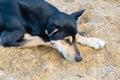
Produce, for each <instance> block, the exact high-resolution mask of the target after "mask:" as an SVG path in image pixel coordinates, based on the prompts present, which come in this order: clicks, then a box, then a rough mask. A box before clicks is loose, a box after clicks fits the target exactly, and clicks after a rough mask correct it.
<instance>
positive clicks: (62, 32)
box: [46, 10, 84, 61]
mask: <svg viewBox="0 0 120 80" xmlns="http://www.w3.org/2000/svg"><path fill="white" fill-rule="evenodd" d="M83 12H84V10H81V11H78V12H75V13H72V14H71V15H68V14H65V13H62V12H59V13H56V14H54V15H52V16H51V17H50V18H49V20H48V25H47V29H46V32H47V34H48V36H49V39H50V42H51V44H52V45H53V46H54V47H55V48H57V50H58V51H59V52H60V53H61V54H62V55H63V56H64V57H65V58H66V59H68V60H71V61H81V60H82V56H81V54H80V51H79V49H78V47H77V44H76V35H77V23H76V21H77V19H78V17H79V16H81V15H82V14H83Z"/></svg>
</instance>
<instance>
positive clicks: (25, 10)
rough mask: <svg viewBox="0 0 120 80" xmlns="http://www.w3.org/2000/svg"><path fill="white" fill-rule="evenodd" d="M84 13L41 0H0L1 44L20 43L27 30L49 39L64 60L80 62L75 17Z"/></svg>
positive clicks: (11, 44)
mask: <svg viewBox="0 0 120 80" xmlns="http://www.w3.org/2000/svg"><path fill="white" fill-rule="evenodd" d="M83 12H84V10H81V11H78V12H75V13H72V14H70V15H68V14H66V13H64V12H60V11H59V10H58V9H57V8H55V7H54V6H53V5H51V4H49V3H47V2H45V1H44V0H0V43H1V44H2V45H3V46H5V47H9V46H19V45H21V44H20V43H19V42H20V41H21V40H22V39H23V37H24V34H25V33H29V34H31V35H33V36H39V37H41V38H42V39H43V40H44V41H50V42H51V43H52V45H54V46H55V47H56V48H57V49H58V51H59V52H60V53H62V55H63V56H64V57H65V58H66V59H68V60H72V61H81V60H82V57H81V54H80V52H79V50H78V47H77V44H76V35H77V24H76V20H77V19H78V17H79V16H81V15H82V13H83Z"/></svg>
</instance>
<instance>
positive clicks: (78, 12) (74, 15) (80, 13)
mask: <svg viewBox="0 0 120 80" xmlns="http://www.w3.org/2000/svg"><path fill="white" fill-rule="evenodd" d="M84 11H85V10H80V11H77V12H74V13H72V14H71V16H72V17H73V18H74V19H75V20H78V17H80V16H81V15H82V14H83V13H84Z"/></svg>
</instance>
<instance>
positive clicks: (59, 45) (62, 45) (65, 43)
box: [51, 36, 82, 62]
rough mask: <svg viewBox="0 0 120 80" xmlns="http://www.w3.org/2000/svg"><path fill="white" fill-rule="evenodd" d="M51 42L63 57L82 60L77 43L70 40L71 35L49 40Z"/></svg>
mask: <svg viewBox="0 0 120 80" xmlns="http://www.w3.org/2000/svg"><path fill="white" fill-rule="evenodd" d="M51 44H52V45H53V46H54V47H55V48H56V49H57V50H58V51H59V52H60V53H61V54H62V56H63V57H64V58H65V59H67V60H70V61H77V62H79V61H81V60H82V56H81V54H80V52H79V49H78V47H77V44H76V42H75V41H74V42H73V41H72V37H71V36H68V37H65V38H64V39H63V40H51Z"/></svg>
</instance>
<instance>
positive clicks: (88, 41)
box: [77, 34, 105, 49]
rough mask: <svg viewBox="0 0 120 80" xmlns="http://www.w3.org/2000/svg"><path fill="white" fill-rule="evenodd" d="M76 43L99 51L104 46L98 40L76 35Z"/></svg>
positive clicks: (103, 42) (101, 41) (103, 43)
mask: <svg viewBox="0 0 120 80" xmlns="http://www.w3.org/2000/svg"><path fill="white" fill-rule="evenodd" d="M77 42H78V43H80V44H82V45H87V46H90V47H93V48H95V49H100V48H102V47H104V46H105V41H103V40H101V39H98V38H88V37H83V36H81V35H80V34H77Z"/></svg>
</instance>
